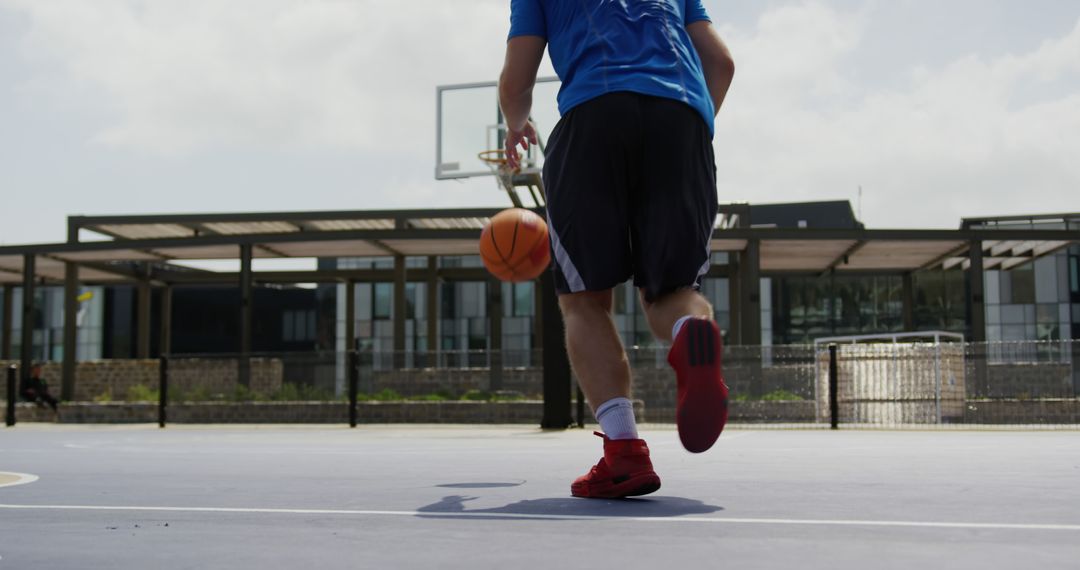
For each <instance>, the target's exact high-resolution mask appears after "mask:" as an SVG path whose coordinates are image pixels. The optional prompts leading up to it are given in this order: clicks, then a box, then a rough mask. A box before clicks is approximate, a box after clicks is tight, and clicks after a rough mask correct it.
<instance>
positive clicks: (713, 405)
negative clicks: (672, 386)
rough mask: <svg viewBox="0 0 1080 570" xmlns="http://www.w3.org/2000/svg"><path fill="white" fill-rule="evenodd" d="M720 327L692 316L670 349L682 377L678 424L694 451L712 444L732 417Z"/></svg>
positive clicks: (685, 443)
mask: <svg viewBox="0 0 1080 570" xmlns="http://www.w3.org/2000/svg"><path fill="white" fill-rule="evenodd" d="M722 349H723V347H722V346H721V343H720V328H719V327H717V326H716V323H714V322H713V321H711V320H709V319H702V318H693V319H688V320H687V321H686V322H685V323H684V324H683V327H682V328H681V329H679V334H678V336H676V337H675V342H674V343H672V345H671V350H670V351H669V352H668V363H669V364H671V367H672V368H674V369H675V377H676V378H677V379H678V382H679V388H678V403H677V407H676V409H675V424H676V425H677V426H678V428H679V439H680V440H681V441H682V444H683V447H685V448H686V450H687V451H689V452H691V453H701V452H702V451H705V450H706V449H709V448H710V447H712V445H713V443H715V442H716V438H718V437H720V432H721V431H723V430H724V424H726V423H727V417H728V387H727V385H726V384H724V375H723V372H722V370H721V369H720V355H721V351H722Z"/></svg>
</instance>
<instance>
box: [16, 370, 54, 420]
mask: <svg viewBox="0 0 1080 570" xmlns="http://www.w3.org/2000/svg"><path fill="white" fill-rule="evenodd" d="M19 396H20V397H22V399H23V400H26V401H27V402H34V403H35V404H37V405H38V406H40V407H44V406H45V404H48V405H49V406H50V407H51V408H52V409H53V411H54V412H55V411H57V404H58V403H59V402H58V401H57V400H56V398H54V397H52V396H51V395H49V385H48V384H46V383H45V380H44V379H43V378H42V377H41V363H40V362H35V363H33V364H31V365H30V375H29V376H24V377H23V382H22V386H20V387H19Z"/></svg>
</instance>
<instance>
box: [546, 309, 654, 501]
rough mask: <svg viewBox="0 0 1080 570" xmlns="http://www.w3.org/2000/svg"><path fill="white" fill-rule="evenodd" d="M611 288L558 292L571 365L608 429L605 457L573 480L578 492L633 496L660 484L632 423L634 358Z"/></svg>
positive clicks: (590, 495) (579, 494) (581, 494)
mask: <svg viewBox="0 0 1080 570" xmlns="http://www.w3.org/2000/svg"><path fill="white" fill-rule="evenodd" d="M612 294H613V292H612V290H611V289H608V290H605V291H583V292H580V293H567V294H563V295H560V296H559V307H560V308H561V309H562V313H563V322H564V323H565V326H566V348H567V352H568V353H569V356H570V365H571V366H572V367H573V369H574V374H575V375H576V376H577V379H578V383H579V384H580V385H581V390H582V391H583V392H585V397H586V398H587V399H588V400H589V406H590V407H591V408H592V410H593V413H594V414H595V415H596V419H597V421H599V422H600V426H601V429H603V431H604V432H605V435H604V457H603V459H601V460H600V462H599V463H597V464H596V466H595V467H593V468H592V470H590V471H589V472H588V473H587V474H585V475H582V476H581V477H578V478H577V479H576V480H575V481H574V483H573V485H571V486H570V492H571V493H572V494H573V495H574V496H577V497H587V498H616V497H629V496H637V495H646V494H648V493H652V492H653V491H656V490H657V489H659V488H660V477H658V476H657V475H656V472H655V471H653V467H652V462H651V461H650V460H649V448H648V446H647V445H646V444H645V442H644V441H643V440H641V439H639V438H638V435H637V426H636V425H635V423H634V409H633V406H632V405H631V404H630V399H629V398H630V364H629V362H628V361H627V359H626V351H625V350H624V349H623V346H622V341H621V340H620V339H619V332H618V330H616V328H615V321H614V320H612V318H611V305H612Z"/></svg>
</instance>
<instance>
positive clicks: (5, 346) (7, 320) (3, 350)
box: [0, 285, 15, 360]
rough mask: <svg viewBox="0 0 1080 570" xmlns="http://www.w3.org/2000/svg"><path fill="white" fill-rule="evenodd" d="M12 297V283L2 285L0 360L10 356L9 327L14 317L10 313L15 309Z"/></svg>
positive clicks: (10, 327)
mask: <svg viewBox="0 0 1080 570" xmlns="http://www.w3.org/2000/svg"><path fill="white" fill-rule="evenodd" d="M13 297H15V287H14V286H12V285H4V308H3V311H4V321H3V324H2V325H0V326H2V327H3V330H0V334H2V335H3V337H4V340H3V343H2V344H0V360H8V359H10V358H11V345H12V342H11V340H12V339H11V329H12V328H13V327H12V324H13V323H14V321H15V317H14V315H12V311H14V310H15V309H14V307H15V300H14V299H13Z"/></svg>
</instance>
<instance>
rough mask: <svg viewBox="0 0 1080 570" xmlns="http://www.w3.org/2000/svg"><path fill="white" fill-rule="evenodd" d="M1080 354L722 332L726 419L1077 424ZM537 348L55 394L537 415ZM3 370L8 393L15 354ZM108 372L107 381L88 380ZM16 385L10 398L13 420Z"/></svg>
mask: <svg viewBox="0 0 1080 570" xmlns="http://www.w3.org/2000/svg"><path fill="white" fill-rule="evenodd" d="M830 346H834V347H835V348H834V350H835V361H833V359H832V358H830V356H831V355H830ZM627 356H628V360H629V363H630V366H631V370H632V377H633V398H634V399H635V400H638V401H640V403H641V406H642V408H641V410H642V413H643V419H644V420H645V421H648V422H660V423H669V422H674V418H675V408H676V400H675V395H676V384H677V382H676V379H675V377H674V375H673V373H672V372H671V369H670V367H669V366H668V364H667V361H666V356H667V350H666V349H664V348H659V347H656V348H652V347H631V348H630V349H628V351H627ZM1078 356H1080V341H1054V342H1009V343H961V342H896V343H892V342H886V343H870V344H865V343H864V344H859V343H855V344H852V343H842V344H834V345H827V344H820V345H818V346H812V345H795V346H727V347H725V348H724V365H723V370H724V377H725V381H726V382H727V384H728V386H729V387H730V389H731V398H730V423H731V424H732V425H738V424H754V425H762V426H765V425H771V424H784V425H797V426H805V427H827V426H829V425H831V424H832V423H833V422H835V423H836V424H837V425H838V426H841V427H860V426H861V427H902V426H919V427H929V426H948V425H954V426H955V425H962V426H971V425H998V426H1000V425H1006V424H1016V425H1042V426H1050V425H1054V426H1074V427H1075V426H1080V398H1078V394H1080V369H1078V367H1077V366H1075V363H1076V362H1078V358H1077V357H1078ZM541 362H542V358H541V354H540V351H538V350H525V351H511V350H504V351H495V352H490V351H454V352H432V353H423V352H414V351H409V352H381V353H373V352H352V353H340V352H325V353H277V354H254V355H250V356H247V357H241V356H239V355H236V354H202V355H193V354H188V355H170V356H168V357H166V358H163V359H161V360H160V361H158V362H154V361H111V363H112V364H110V363H109V362H106V363H100V362H99V363H80V365H83V364H85V365H86V366H87V367H90V365H91V364H93V365H94V366H95V367H96V368H94V370H93V375H91V374H90V372H89V371H84V372H79V371H77V379H78V380H77V381H78V382H79V383H82V385H81V386H79V387H78V388H79V389H78V390H77V392H82V393H84V394H86V395H85V396H84V398H83V400H84V401H83V402H71V403H64V404H62V405H61V414H60V417H61V419H62V421H75V422H77V421H88V422H92V421H103V422H124V421H130V422H135V421H155V420H156V421H157V422H158V423H159V424H160V425H162V426H164V425H166V422H167V421H168V422H192V423H198V422H208V423H209V422H252V423H261V422H296V423H305V422H324V423H337V422H341V423H345V422H348V423H350V424H351V425H356V424H357V423H365V422H368V423H370V422H388V423H393V422H399V421H410V422H460V423H484V422H525V423H531V422H534V421H535V422H539V421H540V415H539V414H540V411H539V410H540V406H542V404H543V402H542V401H543V394H544V392H545V390H544V377H543V376H544V375H543V370H542V369H541V367H540V363H541ZM102 369H103V370H102ZM88 370H89V369H88ZM137 372H138V374H137ZM91 376H93V378H91ZM9 378H10V379H11V380H9V386H10V387H9V391H11V392H12V393H13V391H14V389H15V388H14V378H15V372H14V368H10V369H9ZM101 378H107V379H108V383H107V384H101V385H100V386H98V385H95V386H97V387H94V388H91V387H90V385H88V384H87V383H88V382H91V380H93V381H95V382H102V380H100V379H101ZM830 378H833V379H835V380H834V382H835V383H834V384H833V385H830V382H829V381H830ZM95 379H96V380H95ZM571 381H572V380H571ZM88 391H89V393H88ZM14 399H15V398H14V397H12V396H10V395H9V396H8V398H7V400H8V406H7V409H8V410H9V413H8V414H6V416H7V419H8V420H9V425H10V423H13V422H14V419H15V414H14ZM566 405H568V406H570V405H571V402H567V403H566ZM94 406H97V407H96V408H95V407H94ZM102 409H106V411H102ZM579 409H580V410H582V411H580V412H579V413H578V420H579V421H580V422H581V423H584V422H586V421H589V420H591V416H590V415H588V414H586V413H585V411H584V410H583V405H582V406H580V407H579ZM20 413H22V412H20ZM25 413H26V414H30V412H29V411H27V412H25ZM95 414H96V415H95ZM110 414H111V415H110ZM41 418H43V419H44V420H48V418H45V417H44V416H41Z"/></svg>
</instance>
